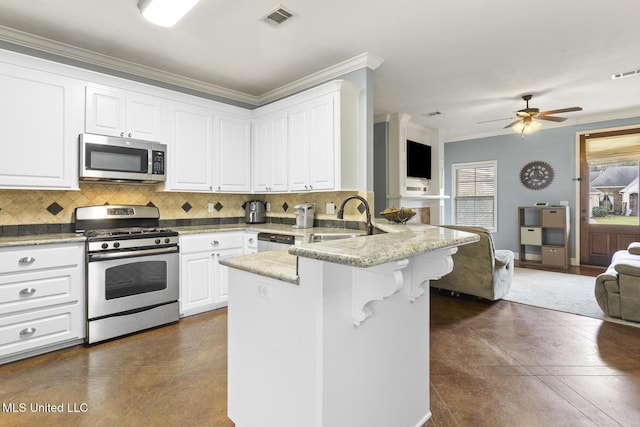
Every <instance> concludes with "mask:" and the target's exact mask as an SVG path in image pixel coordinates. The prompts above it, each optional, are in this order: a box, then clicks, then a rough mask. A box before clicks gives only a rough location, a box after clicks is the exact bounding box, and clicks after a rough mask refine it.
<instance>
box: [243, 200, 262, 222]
mask: <svg viewBox="0 0 640 427" xmlns="http://www.w3.org/2000/svg"><path fill="white" fill-rule="evenodd" d="M265 211H266V209H265V205H264V202H263V201H261V200H250V201H248V202H247V203H246V204H245V206H244V219H245V222H246V223H247V224H261V223H263V222H265V221H266V212H265Z"/></svg>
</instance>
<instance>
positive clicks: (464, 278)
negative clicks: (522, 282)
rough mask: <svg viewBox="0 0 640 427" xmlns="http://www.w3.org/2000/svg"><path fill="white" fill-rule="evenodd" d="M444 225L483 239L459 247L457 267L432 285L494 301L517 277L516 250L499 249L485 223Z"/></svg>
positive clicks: (454, 266) (505, 291) (455, 261)
mask: <svg viewBox="0 0 640 427" xmlns="http://www.w3.org/2000/svg"><path fill="white" fill-rule="evenodd" d="M440 227H445V228H451V229H454V230H461V231H467V232H469V233H475V234H478V235H479V236H480V240H479V241H477V242H474V243H470V244H467V245H462V246H459V247H458V252H457V253H456V254H454V255H453V271H452V272H451V273H449V274H447V275H446V276H444V277H442V278H441V279H439V280H432V281H431V286H432V287H434V288H438V289H444V290H447V291H451V292H456V293H462V294H467V295H473V296H477V297H480V298H485V299H488V300H491V301H494V300H497V299H500V298H502V297H503V296H505V295H506V294H507V293H508V292H509V289H510V288H511V279H512V278H513V259H514V255H513V252H511V251H509V250H495V247H494V244H493V237H492V236H491V233H490V232H489V231H488V230H487V229H486V228H482V227H469V226H461V225H441V226H440Z"/></svg>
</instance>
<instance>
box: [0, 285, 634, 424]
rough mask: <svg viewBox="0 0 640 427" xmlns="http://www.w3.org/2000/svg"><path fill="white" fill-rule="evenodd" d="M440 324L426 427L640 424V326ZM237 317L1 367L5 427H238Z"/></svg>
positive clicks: (551, 321) (490, 315)
mask: <svg viewBox="0 0 640 427" xmlns="http://www.w3.org/2000/svg"><path fill="white" fill-rule="evenodd" d="M431 319H432V327H431V331H432V332H431V386H432V387H431V391H432V394H431V410H432V413H433V417H432V419H431V420H430V421H429V422H427V423H426V424H425V426H426V427H434V426H438V427H439V426H474V427H475V426H491V427H496V426H527V427H535V426H544V427H549V426H562V427H565V426H639V425H640V328H636V327H633V326H626V325H620V324H616V323H611V322H604V321H600V320H596V319H590V318H586V317H581V316H575V315H571V314H566V313H560V312H555V311H551V310H545V309H539V308H535V307H529V306H526V305H521V304H517V303H512V302H506V301H498V302H495V303H489V302H480V301H476V300H470V299H462V298H452V297H449V296H444V295H439V294H433V295H432V315H431ZM226 320H227V316H226V310H224V309H223V310H218V311H215V312H210V313H206V314H202V315H198V316H193V317H189V318H185V319H182V320H181V321H180V322H179V323H177V324H174V325H169V326H166V327H163V328H158V329H155V330H152V331H147V332H144V333H139V334H135V335H132V336H128V337H124V338H121V339H118V340H114V341H111V342H107V343H102V344H98V345H95V346H93V347H89V348H86V347H84V346H77V347H73V348H70V349H66V350H61V351H57V352H53V353H49V354H46V355H42V356H38V357H34V358H31V359H28V360H24V361H19V362H14V363H11V364H6V365H3V366H0V404H1V405H2V407H0V411H1V412H0V425H1V426H36V425H38V426H45V425H46V426H58V425H59V426H91V427H100V426H141V425H145V426H214V427H226V426H233V423H232V422H231V421H229V420H228V419H227V417H226ZM11 403H13V404H14V406H13V409H14V411H16V412H11V411H10V410H11V406H10V404H11ZM21 404H22V405H24V406H21ZM37 404H41V405H47V404H49V405H52V406H49V407H45V410H48V412H44V411H43V409H40V410H39V412H38V409H37V408H36V412H34V413H32V412H31V410H32V408H31V406H32V405H37ZM60 404H62V405H63V409H64V411H65V412H64V413H57V412H52V409H53V408H54V407H55V408H57V406H53V405H60ZM22 409H24V412H20V411H21V410H22ZM74 410H75V411H77V412H69V411H74ZM301 427H305V426H301ZM329 427H333V426H329ZM349 427H359V426H349ZM362 427H366V426H362ZM390 427H396V426H390Z"/></svg>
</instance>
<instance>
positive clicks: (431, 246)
mask: <svg viewBox="0 0 640 427" xmlns="http://www.w3.org/2000/svg"><path fill="white" fill-rule="evenodd" d="M374 225H375V226H376V227H377V228H379V229H380V230H382V231H385V233H382V234H374V235H372V236H363V237H356V238H352V239H343V240H334V241H327V242H320V243H305V244H301V245H296V246H293V247H291V248H290V249H289V253H290V254H291V255H295V256H300V257H305V258H313V259H317V260H320V261H327V262H334V263H338V264H345V265H350V266H352V267H360V268H367V267H373V266H375V265H379V264H384V263H387V262H391V261H397V260H400V259H405V258H409V257H411V256H414V255H418V254H422V253H425V252H429V251H434V250H436V249H442V248H447V247H451V246H459V245H464V244H467V243H473V242H476V241H478V240H479V239H480V237H479V236H478V235H477V234H473V233H467V232H464V231H458V230H451V229H448V228H442V227H437V226H432V225H420V224H416V225H400V226H396V225H386V224H374Z"/></svg>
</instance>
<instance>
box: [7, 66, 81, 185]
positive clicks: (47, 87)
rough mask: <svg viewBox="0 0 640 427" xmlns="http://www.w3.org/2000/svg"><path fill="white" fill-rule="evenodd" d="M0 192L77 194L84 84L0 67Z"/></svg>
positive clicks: (48, 75) (30, 70) (24, 70)
mask: <svg viewBox="0 0 640 427" xmlns="http://www.w3.org/2000/svg"><path fill="white" fill-rule="evenodd" d="M0 94H2V95H1V96H0V129H2V144H1V146H2V154H1V155H0V188H28V189H38V188H40V189H76V188H78V172H77V171H78V135H79V134H80V133H82V94H83V84H82V82H81V81H79V80H75V79H71V78H66V77H63V76H60V75H58V74H54V73H48V72H45V71H38V70H34V69H31V68H26V67H21V66H16V65H11V64H7V63H5V62H0Z"/></svg>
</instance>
